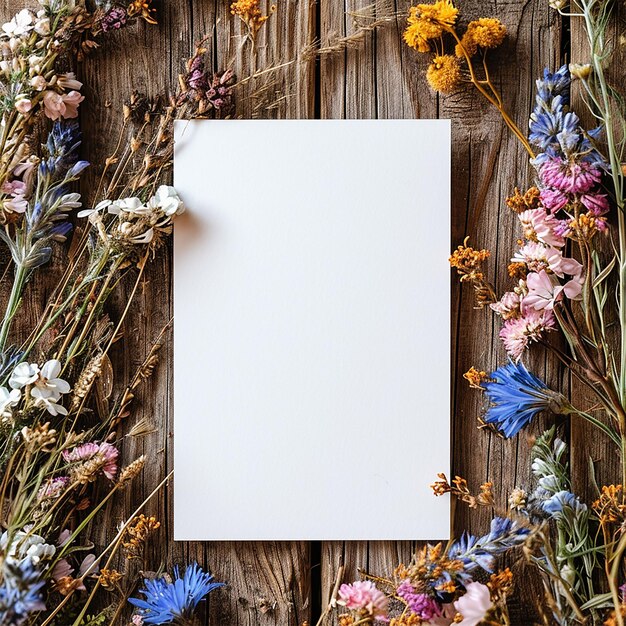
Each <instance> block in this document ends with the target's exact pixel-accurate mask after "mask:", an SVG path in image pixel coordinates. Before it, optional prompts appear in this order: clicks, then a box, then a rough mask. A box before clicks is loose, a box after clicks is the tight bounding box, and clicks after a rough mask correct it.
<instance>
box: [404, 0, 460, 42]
mask: <svg viewBox="0 0 626 626" xmlns="http://www.w3.org/2000/svg"><path fill="white" fill-rule="evenodd" d="M458 13H459V10H458V9H457V8H456V7H455V6H454V5H453V4H452V2H451V1H450V0H437V2H435V3H434V4H418V5H417V6H414V7H411V8H410V9H409V17H408V18H407V28H406V30H405V31H404V41H405V42H406V44H407V45H408V46H410V47H411V48H414V49H415V50H417V51H418V52H428V51H429V50H430V44H429V43H428V42H429V41H430V40H431V39H437V38H439V37H441V35H443V33H444V31H445V30H449V29H450V28H452V26H454V24H455V22H456V18H457V15H458Z"/></svg>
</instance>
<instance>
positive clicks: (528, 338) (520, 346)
mask: <svg viewBox="0 0 626 626" xmlns="http://www.w3.org/2000/svg"><path fill="white" fill-rule="evenodd" d="M555 325H556V324H555V319H554V314H553V313H552V311H550V310H547V309H544V310H543V311H536V310H535V309H526V310H523V312H522V316H521V317H512V318H510V319H508V320H507V321H506V322H504V325H503V326H502V328H501V329H500V339H502V343H504V347H505V348H506V351H507V353H508V354H509V356H510V357H511V358H513V359H515V360H516V361H518V360H519V359H520V357H521V356H522V354H523V353H524V350H526V348H527V347H528V346H529V344H531V343H532V342H534V341H539V340H540V339H541V338H542V337H543V334H544V332H545V331H547V330H552V329H553V328H555Z"/></svg>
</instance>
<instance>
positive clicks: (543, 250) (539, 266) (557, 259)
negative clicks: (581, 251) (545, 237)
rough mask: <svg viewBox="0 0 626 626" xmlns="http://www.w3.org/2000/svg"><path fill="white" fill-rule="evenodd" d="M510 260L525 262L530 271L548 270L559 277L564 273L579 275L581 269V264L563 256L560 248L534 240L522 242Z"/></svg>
mask: <svg viewBox="0 0 626 626" xmlns="http://www.w3.org/2000/svg"><path fill="white" fill-rule="evenodd" d="M511 260H512V261H513V262H514V263H525V264H526V265H527V266H528V269H529V270H530V271H531V272H540V271H541V270H550V271H551V272H552V273H554V274H556V275H557V276H559V277H560V278H563V276H564V275H565V274H568V275H569V276H580V275H581V274H582V271H583V266H582V265H581V264H580V263H579V262H578V261H577V260H576V259H571V258H569V257H564V256H563V253H562V252H561V250H558V249H557V248H553V247H552V246H545V245H543V244H541V243H537V242H534V241H530V242H528V243H526V244H524V245H523V246H522V247H521V248H520V249H519V250H518V251H517V252H516V254H515V256H514V257H513V258H512V259H511Z"/></svg>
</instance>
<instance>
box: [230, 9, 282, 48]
mask: <svg viewBox="0 0 626 626" xmlns="http://www.w3.org/2000/svg"><path fill="white" fill-rule="evenodd" d="M260 4H261V0H237V1H236V2H233V3H232V4H231V5H230V12H231V14H232V15H236V16H237V17H239V19H240V20H241V21H242V22H243V23H244V24H245V25H246V26H247V28H248V34H249V35H250V36H251V37H252V38H253V39H254V37H256V34H257V33H258V32H259V29H260V28H261V26H263V24H265V22H267V20H268V19H269V17H270V15H271V14H272V13H274V11H276V5H275V4H273V5H272V6H271V7H270V10H269V13H268V14H267V15H263V12H262V11H261V7H260Z"/></svg>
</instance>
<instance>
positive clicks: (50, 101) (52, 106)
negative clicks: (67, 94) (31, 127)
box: [43, 90, 65, 120]
mask: <svg viewBox="0 0 626 626" xmlns="http://www.w3.org/2000/svg"><path fill="white" fill-rule="evenodd" d="M43 110H44V113H45V114H46V116H47V117H49V118H50V119H51V120H58V119H60V118H61V117H62V116H63V113H64V112H65V105H64V104H63V96H61V94H58V93H57V92H56V91H50V90H48V91H45V92H44V94H43Z"/></svg>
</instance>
